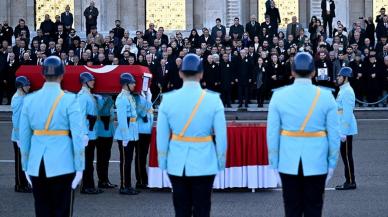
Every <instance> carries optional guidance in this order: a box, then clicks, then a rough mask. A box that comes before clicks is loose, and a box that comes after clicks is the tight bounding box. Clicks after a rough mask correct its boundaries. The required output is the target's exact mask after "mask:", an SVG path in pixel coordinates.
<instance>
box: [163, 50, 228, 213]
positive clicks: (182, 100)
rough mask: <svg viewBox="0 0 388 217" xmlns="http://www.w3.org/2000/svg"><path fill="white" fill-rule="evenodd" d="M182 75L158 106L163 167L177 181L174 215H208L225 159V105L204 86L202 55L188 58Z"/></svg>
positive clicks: (172, 179) (173, 181)
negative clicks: (174, 89)
mask: <svg viewBox="0 0 388 217" xmlns="http://www.w3.org/2000/svg"><path fill="white" fill-rule="evenodd" d="M179 75H180V77H181V78H182V79H183V81H184V84H183V87H182V88H180V89H178V90H176V91H173V92H170V93H168V94H164V96H163V100H162V103H161V105H160V107H159V113H158V120H157V149H158V162H159V167H160V168H161V169H162V170H167V173H168V175H169V178H170V181H171V184H172V189H173V203H174V208H175V216H177V217H186V216H192V215H193V214H194V216H201V217H208V216H210V208H211V193H212V187H213V182H214V178H215V175H216V174H217V173H218V172H220V171H222V170H224V169H225V163H226V148H227V139H226V121H225V114H224V106H223V104H222V101H221V99H220V97H219V94H217V93H213V92H211V91H207V90H203V89H202V88H201V85H200V83H199V82H200V80H201V79H202V75H203V67H202V63H201V60H200V58H199V57H198V56H197V55H195V54H188V55H186V56H185V57H184V58H183V63H182V67H181V69H180V72H179ZM213 133H214V136H215V139H214V137H213Z"/></svg>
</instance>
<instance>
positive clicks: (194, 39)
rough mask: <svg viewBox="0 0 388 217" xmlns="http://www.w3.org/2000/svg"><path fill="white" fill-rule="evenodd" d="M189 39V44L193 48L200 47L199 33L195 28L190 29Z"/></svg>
mask: <svg viewBox="0 0 388 217" xmlns="http://www.w3.org/2000/svg"><path fill="white" fill-rule="evenodd" d="M189 41H190V43H191V46H192V47H194V48H199V47H200V45H201V44H200V42H199V35H198V32H197V30H196V29H192V30H191V33H190V36H189Z"/></svg>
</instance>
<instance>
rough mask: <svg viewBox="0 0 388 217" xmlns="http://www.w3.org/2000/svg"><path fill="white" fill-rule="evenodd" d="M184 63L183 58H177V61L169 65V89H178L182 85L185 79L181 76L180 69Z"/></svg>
mask: <svg viewBox="0 0 388 217" xmlns="http://www.w3.org/2000/svg"><path fill="white" fill-rule="evenodd" d="M181 65H182V59H181V58H176V60H175V63H172V64H171V65H169V69H168V73H167V80H168V86H169V90H177V89H179V88H181V87H182V85H183V80H182V79H181V78H180V77H179V69H180V67H181Z"/></svg>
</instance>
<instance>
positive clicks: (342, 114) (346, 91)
mask: <svg viewBox="0 0 388 217" xmlns="http://www.w3.org/2000/svg"><path fill="white" fill-rule="evenodd" d="M355 103H356V97H355V95H354V91H353V88H352V87H351V86H350V84H349V82H348V83H346V84H344V85H342V86H340V91H339V93H338V96H337V104H338V114H339V120H340V133H341V135H344V136H350V135H356V134H357V132H358V131H357V121H356V118H355V117H354V114H353V110H354V107H355Z"/></svg>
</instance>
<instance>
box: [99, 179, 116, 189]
mask: <svg viewBox="0 0 388 217" xmlns="http://www.w3.org/2000/svg"><path fill="white" fill-rule="evenodd" d="M98 187H99V188H105V189H108V188H116V187H117V185H115V184H112V183H110V182H109V181H107V182H98Z"/></svg>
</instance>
